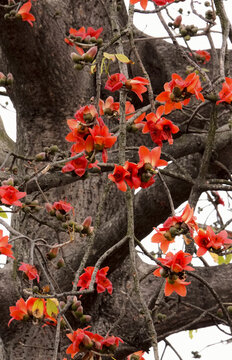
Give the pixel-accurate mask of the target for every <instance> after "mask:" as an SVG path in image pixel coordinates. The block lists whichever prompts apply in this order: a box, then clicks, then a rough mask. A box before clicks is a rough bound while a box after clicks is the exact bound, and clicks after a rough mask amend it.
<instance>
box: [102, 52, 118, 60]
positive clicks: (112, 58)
mask: <svg viewBox="0 0 232 360" xmlns="http://www.w3.org/2000/svg"><path fill="white" fill-rule="evenodd" d="M103 56H104V57H105V58H106V59H108V60H112V61H113V62H114V61H115V56H114V54H109V53H107V52H104V53H103Z"/></svg>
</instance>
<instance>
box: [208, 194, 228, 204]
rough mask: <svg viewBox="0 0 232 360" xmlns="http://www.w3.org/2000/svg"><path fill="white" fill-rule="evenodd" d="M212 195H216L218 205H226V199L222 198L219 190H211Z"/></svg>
mask: <svg viewBox="0 0 232 360" xmlns="http://www.w3.org/2000/svg"><path fill="white" fill-rule="evenodd" d="M211 193H212V195H213V196H214V199H215V204H216V205H223V206H225V203H224V200H223V199H222V198H221V196H220V195H219V193H218V191H211Z"/></svg>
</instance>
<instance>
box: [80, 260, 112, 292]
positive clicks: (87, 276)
mask: <svg viewBox="0 0 232 360" xmlns="http://www.w3.org/2000/svg"><path fill="white" fill-rule="evenodd" d="M84 270H85V272H84V273H83V274H82V275H81V276H80V277H79V281H78V283H77V286H80V287H81V289H80V290H84V289H88V288H89V285H90V282H91V278H92V274H93V272H94V267H93V266H88V267H87V268H85V269H84ZM108 270H109V267H108V266H106V267H104V268H102V269H100V270H98V271H97V274H96V279H95V281H96V284H97V292H98V294H100V293H102V292H104V291H105V290H107V291H108V293H109V294H112V291H113V287H112V283H111V281H110V280H109V279H107V278H106V275H107V272H108Z"/></svg>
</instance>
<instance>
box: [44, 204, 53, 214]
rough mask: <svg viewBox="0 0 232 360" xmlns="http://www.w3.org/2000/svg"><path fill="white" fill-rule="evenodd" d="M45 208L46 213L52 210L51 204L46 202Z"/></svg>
mask: <svg viewBox="0 0 232 360" xmlns="http://www.w3.org/2000/svg"><path fill="white" fill-rule="evenodd" d="M45 209H46V210H47V212H48V213H50V212H51V211H52V210H53V207H52V204H50V203H46V204H45Z"/></svg>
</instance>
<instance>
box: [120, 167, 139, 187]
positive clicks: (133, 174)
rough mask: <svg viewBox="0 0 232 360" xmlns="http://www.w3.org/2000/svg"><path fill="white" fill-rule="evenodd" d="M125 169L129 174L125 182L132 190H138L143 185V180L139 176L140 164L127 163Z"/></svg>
mask: <svg viewBox="0 0 232 360" xmlns="http://www.w3.org/2000/svg"><path fill="white" fill-rule="evenodd" d="M124 168H125V169H126V170H127V171H128V172H129V175H126V177H125V181H126V182H127V184H128V185H129V186H130V188H131V189H138V188H139V187H140V185H141V179H140V177H139V175H138V171H139V167H138V164H135V163H131V162H129V161H126V162H125V165H124Z"/></svg>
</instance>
